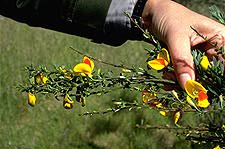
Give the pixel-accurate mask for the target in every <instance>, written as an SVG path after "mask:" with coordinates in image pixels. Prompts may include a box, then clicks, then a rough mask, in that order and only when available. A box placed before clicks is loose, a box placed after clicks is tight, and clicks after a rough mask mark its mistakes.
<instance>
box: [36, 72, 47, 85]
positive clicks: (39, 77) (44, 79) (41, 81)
mask: <svg viewBox="0 0 225 149" xmlns="http://www.w3.org/2000/svg"><path fill="white" fill-rule="evenodd" d="M34 79H35V83H36V84H46V83H47V81H48V78H47V77H45V76H43V74H42V73H38V74H37V75H35V76H34Z"/></svg>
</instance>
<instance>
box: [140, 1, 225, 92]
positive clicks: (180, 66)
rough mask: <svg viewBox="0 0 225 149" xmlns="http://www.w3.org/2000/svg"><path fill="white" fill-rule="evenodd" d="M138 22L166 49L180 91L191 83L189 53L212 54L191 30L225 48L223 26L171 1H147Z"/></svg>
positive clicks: (191, 59)
mask: <svg viewBox="0 0 225 149" xmlns="http://www.w3.org/2000/svg"><path fill="white" fill-rule="evenodd" d="M142 18H143V21H144V26H145V28H147V29H148V30H149V31H150V32H151V33H152V34H153V35H155V36H156V37H157V38H158V39H159V40H161V41H162V42H164V43H165V44H166V45H167V47H168V49H169V52H170V55H171V58H172V62H173V66H174V69H175V75H176V78H177V80H178V82H179V83H180V85H181V87H182V88H184V85H185V83H186V81H187V80H190V79H193V80H194V79H195V68H194V62H193V57H192V55H191V49H192V48H194V47H196V46H198V47H201V50H205V52H206V53H207V55H208V56H213V55H215V53H216V52H215V49H214V48H213V47H212V46H211V45H210V44H208V43H207V42H206V41H205V40H204V39H203V38H202V37H200V36H198V35H197V34H196V32H194V30H193V29H191V27H193V28H194V29H195V30H197V31H198V32H199V33H200V34H201V35H204V36H205V37H207V39H208V40H209V41H210V42H214V43H215V42H217V44H218V47H221V46H223V45H225V26H224V25H222V24H220V23H218V22H216V21H214V20H212V19H210V18H207V17H205V16H203V15H200V14H198V13H196V12H193V11H191V10H189V9H188V8H186V7H184V6H182V5H180V4H178V3H176V2H174V1H171V0H148V1H147V3H146V5H145V8H144V10H143V13H142Z"/></svg>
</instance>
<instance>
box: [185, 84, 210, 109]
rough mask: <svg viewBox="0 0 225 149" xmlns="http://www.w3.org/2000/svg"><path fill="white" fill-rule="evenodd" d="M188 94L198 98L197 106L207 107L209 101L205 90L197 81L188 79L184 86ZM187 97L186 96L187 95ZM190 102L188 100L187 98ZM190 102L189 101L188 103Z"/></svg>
mask: <svg viewBox="0 0 225 149" xmlns="http://www.w3.org/2000/svg"><path fill="white" fill-rule="evenodd" d="M184 88H185V90H186V92H187V94H188V96H190V97H191V98H192V99H196V98H197V100H198V104H197V106H198V107H202V108H207V107H208V106H209V105H210V103H209V101H208V96H207V90H206V89H205V88H204V87H203V86H202V85H201V84H200V83H198V82H196V81H194V80H188V81H187V82H186V84H185V86H184ZM187 98H188V97H187ZM189 102H190V100H189ZM189 104H190V103H189Z"/></svg>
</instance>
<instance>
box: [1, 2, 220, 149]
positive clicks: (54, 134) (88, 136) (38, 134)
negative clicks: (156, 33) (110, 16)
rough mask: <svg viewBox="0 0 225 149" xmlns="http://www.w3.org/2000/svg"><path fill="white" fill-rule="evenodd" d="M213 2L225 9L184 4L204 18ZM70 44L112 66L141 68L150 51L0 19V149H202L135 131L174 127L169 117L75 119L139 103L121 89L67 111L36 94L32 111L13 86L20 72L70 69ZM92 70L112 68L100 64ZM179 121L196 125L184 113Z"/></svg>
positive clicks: (163, 134)
mask: <svg viewBox="0 0 225 149" xmlns="http://www.w3.org/2000/svg"><path fill="white" fill-rule="evenodd" d="M213 2H215V3H217V4H219V3H220V6H221V7H222V8H224V5H221V1H208V2H207V3H206V2H205V1H204V0H202V1H197V0H193V1H182V3H183V4H184V5H186V6H188V7H190V8H192V9H194V10H197V11H198V12H201V13H203V14H206V15H209V14H208V13H207V12H208V6H209V4H210V5H211V4H212V3H213ZM199 4H202V6H200V5H199ZM222 4H223V3H222ZM70 46H73V47H74V48H76V49H79V50H80V51H83V52H84V53H87V54H89V55H91V56H94V57H97V58H100V59H102V60H105V61H108V62H111V63H115V64H121V63H123V64H125V65H129V66H132V65H136V66H142V67H145V65H146V64H145V63H144V62H145V60H146V53H145V51H144V48H149V47H150V45H148V44H146V43H144V42H139V41H128V42H126V43H125V44H123V45H122V46H119V47H111V46H108V45H104V44H95V43H92V42H90V41H89V40H88V39H84V38H80V37H76V36H71V35H67V34H63V33H59V32H55V31H51V30H46V29H42V28H37V27H36V28H33V27H29V26H28V25H26V24H22V23H18V22H15V21H13V20H11V19H8V18H4V17H1V16H0V148H55V149H56V148H135V149H136V148H152V149H154V148H178V149H179V148H205V145H204V144H203V145H193V144H191V143H190V142H188V141H185V139H184V138H182V137H176V134H175V133H173V132H171V131H168V130H143V129H138V128H136V127H135V125H136V124H142V123H147V124H154V125H165V124H169V125H173V124H172V121H171V119H167V118H164V117H161V116H159V114H158V112H155V111H152V110H149V109H145V110H138V111H131V112H128V111H122V112H119V113H114V114H106V115H94V116H79V114H80V113H83V112H86V111H93V110H104V109H106V108H107V107H109V106H111V104H112V103H111V100H112V99H120V98H123V99H126V100H141V96H140V95H139V94H138V93H135V92H132V93H131V92H129V91H126V90H125V91H116V92H112V93H110V94H107V95H103V96H99V97H96V96H91V97H89V98H88V99H87V106H86V107H84V108H82V107H81V106H80V105H78V104H76V105H75V106H74V108H73V109H72V110H65V109H64V108H63V106H62V102H60V101H57V100H55V99H54V98H53V97H51V96H47V97H46V96H41V95H38V96H37V104H36V106H35V107H34V108H32V107H30V106H29V105H28V104H27V95H26V94H24V93H21V92H19V91H18V90H17V88H16V87H17V85H18V84H21V83H25V82H24V81H25V80H26V73H25V69H24V68H25V67H26V66H28V65H30V64H33V65H34V66H37V65H46V66H48V67H49V68H52V67H53V65H65V66H67V67H71V68H72V67H73V66H74V65H75V64H77V63H78V62H80V61H81V59H82V56H81V55H78V54H76V53H75V52H73V51H72V50H71V49H69V47H70ZM96 68H101V69H102V70H103V71H109V70H112V69H113V68H112V67H110V66H106V65H103V64H99V63H97V64H96ZM182 123H183V124H190V125H192V124H194V123H195V122H194V121H193V117H191V116H188V115H187V116H186V119H185V118H184V120H183V121H182ZM207 147H209V146H207Z"/></svg>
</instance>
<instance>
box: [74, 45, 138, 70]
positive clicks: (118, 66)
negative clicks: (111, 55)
mask: <svg viewBox="0 0 225 149" xmlns="http://www.w3.org/2000/svg"><path fill="white" fill-rule="evenodd" d="M70 48H71V49H72V50H73V51H75V52H76V53H78V54H80V55H83V56H87V57H89V58H91V59H92V60H94V61H97V62H100V63H103V64H106V65H110V66H113V67H117V68H125V69H129V70H131V71H135V70H134V69H133V68H130V67H128V66H124V65H115V64H113V63H109V62H106V61H103V60H101V59H97V58H95V57H92V56H89V55H87V54H84V53H82V52H80V51H79V50H77V49H75V48H73V47H72V46H70Z"/></svg>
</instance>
